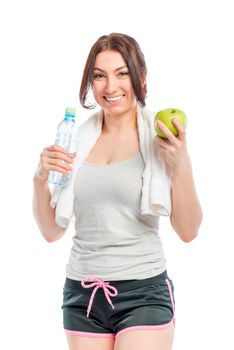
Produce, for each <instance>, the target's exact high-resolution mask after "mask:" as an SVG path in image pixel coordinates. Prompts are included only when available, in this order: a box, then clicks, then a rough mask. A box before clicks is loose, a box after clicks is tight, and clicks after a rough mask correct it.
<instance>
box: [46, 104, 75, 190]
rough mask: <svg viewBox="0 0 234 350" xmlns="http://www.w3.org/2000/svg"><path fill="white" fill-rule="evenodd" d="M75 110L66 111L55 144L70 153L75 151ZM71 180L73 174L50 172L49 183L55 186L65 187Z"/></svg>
mask: <svg viewBox="0 0 234 350" xmlns="http://www.w3.org/2000/svg"><path fill="white" fill-rule="evenodd" d="M75 115H76V110H75V108H71V107H68V108H66V110H65V117H64V119H63V120H62V121H61V122H60V123H59V124H58V127H57V134H56V140H55V144H56V145H59V146H61V147H63V148H65V149H66V150H67V151H68V152H69V153H73V152H74V151H75V140H74V125H75ZM70 178H71V172H70V173H68V174H62V173H60V172H57V171H50V172H49V177H48V182H49V183H51V184H54V185H59V186H62V187H65V186H67V185H68V183H69V181H70Z"/></svg>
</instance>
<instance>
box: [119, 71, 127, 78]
mask: <svg viewBox="0 0 234 350" xmlns="http://www.w3.org/2000/svg"><path fill="white" fill-rule="evenodd" d="M119 75H120V77H121V78H124V77H127V76H128V75H129V73H128V72H119Z"/></svg>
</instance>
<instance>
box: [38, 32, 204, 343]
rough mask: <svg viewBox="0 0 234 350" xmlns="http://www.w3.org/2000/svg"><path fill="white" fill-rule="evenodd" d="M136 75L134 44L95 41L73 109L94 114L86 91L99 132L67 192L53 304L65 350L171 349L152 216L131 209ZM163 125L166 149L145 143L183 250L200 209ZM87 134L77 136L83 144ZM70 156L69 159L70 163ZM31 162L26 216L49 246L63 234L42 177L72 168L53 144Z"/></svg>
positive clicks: (141, 71) (137, 149)
mask: <svg viewBox="0 0 234 350" xmlns="http://www.w3.org/2000/svg"><path fill="white" fill-rule="evenodd" d="M146 76H147V69H146V64H145V60H144V55H143V53H142V52H141V49H140V47H139V45H138V43H137V42H136V41H135V39H133V38H132V37H130V36H127V35H124V34H118V33H112V34H110V35H108V36H102V37H100V38H99V39H98V40H97V41H96V43H95V44H94V45H93V47H92V48H91V51H90V54H89V56H88V59H87V62H86V66H85V68H84V73H83V78H82V82H81V88H80V102H81V105H82V106H83V107H85V108H90V109H91V108H93V107H94V106H93V105H91V104H90V103H88V101H87V96H88V93H89V89H90V88H91V90H92V93H93V96H94V99H95V101H96V102H97V104H98V105H99V106H100V108H101V110H100V112H99V114H98V115H99V116H100V115H101V116H102V117H101V118H102V119H101V120H102V124H101V132H100V134H99V136H98V137H97V138H96V139H95V142H94V143H93V145H92V147H90V149H89V151H88V153H87V156H86V158H85V159H84V160H83V161H81V163H82V165H81V166H80V168H79V170H78V171H77V172H76V173H75V174H74V185H72V186H73V187H74V214H75V218H76V222H75V227H76V235H75V236H74V239H73V240H74V244H73V247H72V250H71V255H70V259H69V262H68V265H67V269H66V282H65V285H64V299H63V305H62V308H63V315H64V328H65V331H66V335H67V340H68V344H69V349H71V350H87V349H89V350H92V349H95V350H111V349H114V350H131V349H134V350H142V349H147V350H155V349H157V350H169V349H171V348H172V343H173V336H174V327H175V315H174V313H175V303H174V295H173V290H174V288H173V283H172V280H171V279H170V278H169V277H168V275H167V270H166V265H165V257H164V253H163V248H162V244H161V240H160V236H159V232H158V223H159V215H161V214H158V215H157V212H155V213H156V214H154V215H153V214H152V215H150V214H147V213H142V211H141V210H140V201H141V196H142V193H143V192H144V191H145V187H144V186H143V185H142V181H143V174H144V171H145V168H146V163H147V162H148V160H146V158H145V155H144V156H143V153H144V152H143V151H142V150H143V148H142V147H143V146H142V143H141V138H142V136H140V135H142V134H141V133H140V131H139V125H140V124H139V123H140V120H141V119H142V118H143V117H142V115H143V113H144V112H143V111H144V107H145V99H146V92H147V87H146ZM141 113H142V115H141ZM94 117H95V118H96V116H94ZM95 120H96V119H95ZM151 121H152V118H151ZM173 123H174V125H175V126H176V128H177V129H178V137H175V136H174V135H173V134H172V133H171V132H170V130H169V129H168V128H167V127H166V126H165V125H164V124H163V123H162V122H160V121H158V127H159V128H160V129H161V130H162V131H163V132H164V134H166V136H167V140H164V139H161V138H159V137H157V136H154V140H153V143H154V145H153V147H155V149H157V150H158V151H159V154H160V157H161V159H162V160H163V163H164V164H165V169H166V173H167V176H168V177H169V178H170V181H171V182H170V188H169V190H170V201H171V207H170V208H171V210H169V214H168V215H170V220H171V224H172V227H173V228H174V230H175V232H176V233H177V234H178V236H179V237H180V238H181V239H182V240H183V241H184V242H190V241H191V240H193V239H194V238H195V237H196V235H197V234H198V230H199V226H200V224H201V221H202V210H201V207H200V203H199V200H198V197H197V194H196V189H195V186H194V181H193V175H192V168H191V163H190V159H189V155H188V152H187V149H186V140H185V130H184V128H183V126H182V125H181V123H180V122H179V121H178V120H177V119H174V120H173ZM151 125H152V123H151ZM88 134H89V133H88V132H86V133H85V132H84V131H83V135H82V133H81V132H80V135H81V136H83V137H84V138H87V139H88ZM78 138H79V135H78ZM80 154H81V153H79V152H76V158H77V159H79V155H80ZM40 159H41V161H40V164H39V167H38V169H37V172H36V173H35V176H34V202H33V203H34V204H33V208H34V216H35V219H36V221H37V223H38V226H39V229H40V231H41V233H42V234H43V236H44V237H45V239H46V240H47V241H49V242H53V241H55V240H57V239H59V238H60V237H62V235H63V234H64V233H65V231H66V226H63V227H61V226H62V225H60V224H58V221H57V220H56V207H52V206H51V193H50V190H49V187H48V183H47V178H48V173H49V171H59V172H61V173H63V174H66V173H68V172H69V171H71V170H72V163H73V159H72V157H71V156H70V155H69V154H68V152H67V151H66V150H64V149H63V148H62V147H60V146H57V145H52V146H49V147H46V148H45V149H44V150H43V151H42V153H41V157H40ZM74 159H75V158H74ZM64 161H65V162H64ZM73 187H72V188H73ZM143 187H144V189H143ZM158 191H160V189H158ZM113 304H114V305H113Z"/></svg>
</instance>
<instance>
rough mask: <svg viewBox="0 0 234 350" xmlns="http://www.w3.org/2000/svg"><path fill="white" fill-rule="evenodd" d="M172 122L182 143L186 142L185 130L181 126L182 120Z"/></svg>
mask: <svg viewBox="0 0 234 350" xmlns="http://www.w3.org/2000/svg"><path fill="white" fill-rule="evenodd" d="M172 122H173V124H174V125H175V127H176V129H177V131H178V139H179V140H181V141H184V140H185V128H184V127H183V125H182V124H181V122H180V120H179V119H177V118H172Z"/></svg>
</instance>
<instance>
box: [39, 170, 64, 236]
mask: <svg viewBox="0 0 234 350" xmlns="http://www.w3.org/2000/svg"><path fill="white" fill-rule="evenodd" d="M33 187H34V191H33V215H34V218H35V220H36V223H37V225H38V227H39V230H40V232H41V233H42V235H43V237H44V238H45V239H46V240H47V242H54V241H56V240H58V239H59V238H61V237H62V236H63V235H64V233H65V231H66V229H64V228H62V227H60V226H59V225H57V224H56V222H55V208H52V207H51V205H50V200H51V193H50V189H49V186H48V182H47V180H41V179H39V178H38V177H37V176H36V175H35V176H34V178H33Z"/></svg>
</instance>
